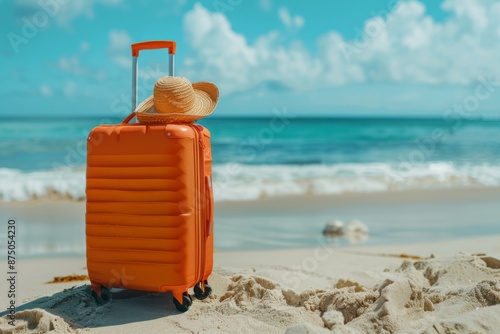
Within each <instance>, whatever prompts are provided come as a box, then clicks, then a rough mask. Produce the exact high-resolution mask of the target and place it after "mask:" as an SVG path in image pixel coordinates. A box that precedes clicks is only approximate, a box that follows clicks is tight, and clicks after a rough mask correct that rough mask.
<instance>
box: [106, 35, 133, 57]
mask: <svg viewBox="0 0 500 334" xmlns="http://www.w3.org/2000/svg"><path fill="white" fill-rule="evenodd" d="M108 36H109V47H108V50H109V51H110V52H117V51H118V52H120V51H123V50H125V49H130V44H132V38H130V35H129V34H128V33H127V32H126V31H123V30H111V31H110V32H109V35H108Z"/></svg>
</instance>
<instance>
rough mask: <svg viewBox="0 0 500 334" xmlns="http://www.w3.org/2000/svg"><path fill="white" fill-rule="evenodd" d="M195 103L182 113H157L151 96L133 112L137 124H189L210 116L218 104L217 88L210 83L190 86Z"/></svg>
mask: <svg viewBox="0 0 500 334" xmlns="http://www.w3.org/2000/svg"><path fill="white" fill-rule="evenodd" d="M192 85H193V90H194V95H195V101H194V103H193V106H192V108H191V109H189V110H186V112H184V113H159V112H157V111H156V110H155V106H154V100H153V96H152V95H151V96H150V97H148V98H147V99H145V100H144V101H142V102H141V103H140V104H139V105H138V106H137V108H136V110H135V111H134V113H135V115H136V117H137V120H138V121H139V123H143V124H161V123H190V122H193V121H196V120H198V119H200V118H203V117H207V116H209V115H210V114H212V113H213V112H214V110H215V107H217V103H218V102H219V88H217V86H216V85H215V84H213V83H211V82H205V81H202V82H195V83H193V84H192Z"/></svg>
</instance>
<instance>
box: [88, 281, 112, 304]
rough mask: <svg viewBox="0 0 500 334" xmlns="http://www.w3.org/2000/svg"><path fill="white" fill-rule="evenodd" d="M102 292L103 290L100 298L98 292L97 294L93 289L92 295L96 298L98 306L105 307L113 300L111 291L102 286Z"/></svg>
mask: <svg viewBox="0 0 500 334" xmlns="http://www.w3.org/2000/svg"><path fill="white" fill-rule="evenodd" d="M100 290H101V295H100V296H99V295H98V294H97V292H95V290H94V289H92V292H91V294H92V297H94V299H95V301H96V303H97V304H99V305H104V304H106V303H108V302H109V301H110V300H111V291H110V290H109V289H108V288H106V287H104V286H101V287H100Z"/></svg>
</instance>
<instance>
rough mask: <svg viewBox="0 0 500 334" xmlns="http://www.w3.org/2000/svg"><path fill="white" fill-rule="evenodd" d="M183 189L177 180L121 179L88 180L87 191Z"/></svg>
mask: <svg viewBox="0 0 500 334" xmlns="http://www.w3.org/2000/svg"><path fill="white" fill-rule="evenodd" d="M183 187H185V185H184V184H183V183H182V181H181V180H178V179H145V178H143V179H137V180H127V182H123V180H121V179H115V178H107V179H88V178H87V191H89V190H125V191H127V190H129V191H179V190H180V189H182V188H183Z"/></svg>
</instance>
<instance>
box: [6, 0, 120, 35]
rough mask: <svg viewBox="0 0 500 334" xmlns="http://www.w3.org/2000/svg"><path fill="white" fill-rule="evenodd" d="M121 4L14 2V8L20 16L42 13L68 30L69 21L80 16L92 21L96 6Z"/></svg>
mask: <svg viewBox="0 0 500 334" xmlns="http://www.w3.org/2000/svg"><path fill="white" fill-rule="evenodd" d="M121 3H122V0H66V1H57V0H54V1H39V0H15V6H16V8H17V9H18V12H19V13H21V16H32V15H33V14H35V13H36V12H39V11H43V12H45V13H47V14H48V15H49V16H50V17H51V18H53V19H55V21H56V22H57V23H58V24H59V25H60V26H62V27H65V28H69V27H70V23H71V21H73V20H74V19H76V18H78V17H80V16H85V17H87V18H88V19H92V18H93V17H94V7H95V6H96V5H104V6H117V5H120V4H121Z"/></svg>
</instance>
